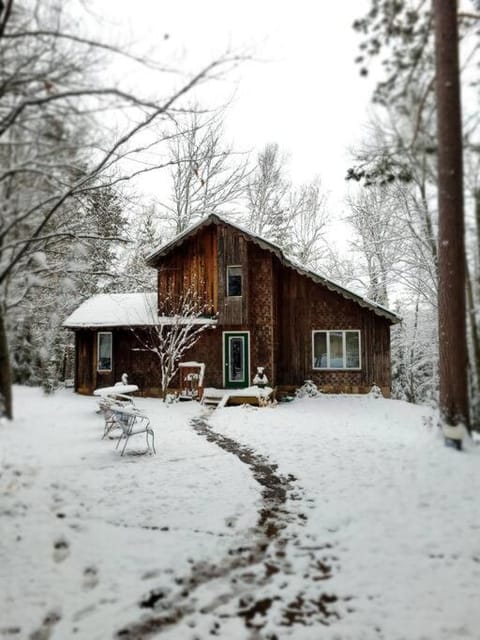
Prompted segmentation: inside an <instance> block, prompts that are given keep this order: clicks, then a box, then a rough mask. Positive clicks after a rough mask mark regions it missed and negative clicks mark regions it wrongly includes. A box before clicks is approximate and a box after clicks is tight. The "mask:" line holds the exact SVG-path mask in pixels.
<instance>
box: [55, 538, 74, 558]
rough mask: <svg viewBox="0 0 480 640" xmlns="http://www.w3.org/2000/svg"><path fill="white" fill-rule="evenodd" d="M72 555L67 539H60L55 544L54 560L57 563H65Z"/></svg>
mask: <svg viewBox="0 0 480 640" xmlns="http://www.w3.org/2000/svg"><path fill="white" fill-rule="evenodd" d="M69 554H70V544H69V543H68V540H66V539H65V538H58V539H57V540H55V542H54V543H53V559H54V560H55V562H63V561H64V560H65V558H67V557H68V556H69Z"/></svg>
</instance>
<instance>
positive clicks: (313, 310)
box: [275, 262, 390, 394]
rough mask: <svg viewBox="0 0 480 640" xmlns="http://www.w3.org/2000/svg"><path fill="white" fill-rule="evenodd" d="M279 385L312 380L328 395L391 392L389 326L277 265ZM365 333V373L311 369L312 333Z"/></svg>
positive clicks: (363, 347) (353, 303)
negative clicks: (374, 389) (374, 388)
mask: <svg viewBox="0 0 480 640" xmlns="http://www.w3.org/2000/svg"><path fill="white" fill-rule="evenodd" d="M277 282H278V298H277V304H276V318H277V322H278V340H276V341H275V344H276V346H277V349H278V352H277V358H276V359H277V363H278V366H277V378H276V379H277V383H278V384H280V385H292V384H293V385H300V384H302V383H303V382H304V381H305V380H307V379H311V380H314V382H315V383H316V384H317V385H319V386H320V387H322V388H324V389H325V390H326V391H334V392H340V391H345V392H349V391H350V392H357V391H358V392H362V391H366V390H367V389H368V388H370V387H371V385H372V384H373V383H376V384H377V385H379V386H380V387H382V390H383V391H384V393H385V394H388V393H389V389H390V326H389V325H390V323H389V322H388V320H386V319H383V318H381V317H379V316H377V315H376V314H374V313H373V312H372V311H370V310H369V309H366V308H363V307H361V306H360V305H358V304H357V303H355V302H353V301H352V300H347V299H345V298H343V297H342V296H341V295H339V294H338V293H336V292H332V291H330V290H329V289H327V288H326V287H324V286H323V285H320V284H316V283H314V282H313V281H312V280H310V279H309V278H308V277H306V276H304V275H302V274H299V273H297V272H296V271H295V270H294V269H291V268H288V267H285V266H283V265H282V264H280V262H278V264H277ZM347 329H354V330H359V331H360V332H361V334H360V335H361V357H362V362H361V365H362V366H361V370H360V371H353V370H352V371H345V370H329V371H319V370H315V369H313V366H312V331H314V330H347Z"/></svg>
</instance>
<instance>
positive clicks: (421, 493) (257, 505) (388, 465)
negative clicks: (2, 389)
mask: <svg viewBox="0 0 480 640" xmlns="http://www.w3.org/2000/svg"><path fill="white" fill-rule="evenodd" d="M138 405H139V406H140V407H141V408H142V409H144V410H145V411H147V412H148V414H149V415H150V417H151V418H152V424H153V425H154V427H155V437H156V447H157V455H156V456H148V455H135V454H137V453H140V451H141V449H142V447H143V446H144V440H143V436H140V435H139V436H136V438H137V440H136V441H135V442H133V444H132V445H129V448H128V449H127V453H128V452H129V451H130V454H129V455H127V454H126V455H125V456H124V457H123V458H122V457H120V454H119V452H118V450H116V449H115V441H112V440H102V439H101V436H102V434H103V425H102V418H101V417H100V416H99V415H97V414H96V413H95V408H96V400H95V399H94V398H85V397H80V396H76V395H75V394H73V393H72V392H70V391H61V392H58V393H56V394H55V395H53V396H50V397H45V396H43V395H42V393H41V392H40V391H39V390H37V389H27V388H16V389H15V408H16V419H15V421H14V422H13V423H11V424H9V423H3V424H2V425H0V474H1V475H0V583H1V594H2V595H1V599H0V638H4V637H5V638H31V639H32V640H46V639H48V638H52V639H58V640H68V639H69V638H79V639H81V640H96V639H98V640H105V639H106V638H111V637H114V636H115V634H116V633H118V632H119V631H123V632H124V633H123V634H122V633H121V634H120V635H119V636H118V637H126V638H134V637H135V638H150V637H157V636H161V637H164V638H169V639H172V640H173V639H180V640H183V639H184V638H185V639H186V640H190V639H191V640H193V639H197V640H203V639H204V638H207V637H212V635H213V636H217V637H222V638H225V639H227V638H228V639H229V640H230V639H232V640H250V639H253V638H259V639H260V638H261V639H265V640H266V639H269V640H274V639H275V638H278V639H281V638H286V637H292V638H295V640H297V639H300V640H313V639H314V638H317V637H321V638H322V639H327V640H328V639H330V640H334V639H336V640H347V639H350V640H362V639H364V640H370V639H375V638H385V639H388V640H397V639H398V640H400V639H405V640H426V639H431V640H443V639H445V640H446V639H447V638H448V639H449V640H451V639H454V638H478V637H479V632H478V629H479V628H480V606H479V605H478V603H477V600H478V598H479V595H478V585H479V584H480V503H479V500H478V495H479V487H480V447H474V446H472V445H470V446H467V448H466V450H465V451H464V452H462V453H459V452H456V451H454V450H451V449H446V448H445V447H444V446H443V445H442V442H441V438H440V437H439V435H438V433H437V430H436V428H435V427H434V425H433V422H434V420H433V414H432V413H431V411H430V410H429V409H426V408H421V407H415V406H411V405H407V404H405V403H402V402H396V401H388V400H383V399H374V398H370V397H358V396H357V397H348V396H343V397H333V396H323V397H320V398H304V399H302V400H296V401H294V402H291V403H288V404H282V405H278V406H277V407H274V408H252V407H249V408H245V407H231V408H230V407H226V408H223V409H221V410H216V411H214V412H211V413H208V415H207V417H206V420H207V421H208V425H209V426H210V428H211V429H212V430H213V431H214V432H215V433H218V434H221V435H223V436H228V438H229V439H230V441H232V440H233V441H236V442H238V443H240V444H242V445H248V447H249V448H250V449H251V451H252V455H255V454H261V456H263V457H264V458H267V459H268V460H269V461H270V462H272V463H276V464H278V469H277V471H276V473H277V474H278V476H279V477H282V478H284V479H285V478H289V482H290V485H289V486H290V488H289V490H288V491H287V496H286V501H285V504H284V505H283V506H282V508H281V509H280V508H279V514H278V517H279V518H280V519H281V518H283V519H284V522H283V525H282V526H284V527H285V528H284V529H279V530H278V531H276V530H275V531H274V533H273V534H272V536H271V538H268V539H267V538H265V540H264V541H263V542H264V543H262V539H261V536H260V533H259V526H258V521H259V514H260V513H261V512H262V509H264V508H265V496H264V494H262V492H263V493H264V489H263V488H262V487H261V486H260V485H259V484H258V483H257V481H256V480H255V479H254V478H253V475H252V470H251V468H250V467H249V466H246V464H245V460H246V456H245V455H243V462H242V461H241V460H240V459H239V458H238V457H236V456H235V455H233V454H232V453H228V452H226V451H225V450H224V449H222V448H220V447H219V446H217V444H215V443H214V442H210V441H208V440H207V439H206V437H204V435H202V434H201V433H197V432H195V430H194V427H193V424H192V423H191V420H192V418H198V417H199V416H201V415H202V414H203V413H204V411H203V409H202V407H201V406H200V405H198V404H197V403H188V402H186V403H176V404H173V405H171V406H166V405H164V404H163V403H161V402H160V401H158V400H153V399H142V398H140V399H138ZM243 451H245V447H244V449H243ZM247 457H248V456H247ZM292 476H294V478H293V477H292ZM259 541H260V543H259ZM254 545H256V546H255V552H254V553H253V552H250V551H249V549H250V550H251V549H252V548H253V546H254ZM242 553H243V554H244V561H242V562H238V560H237V558H238V557H240V556H242ZM248 554H250V555H248ZM159 620H160V622H161V623H162V624H159ZM142 624H143V626H142ZM135 625H137V626H135ZM149 625H150V626H149ZM162 625H163V626H162ZM135 629H137V630H136V631H135ZM139 629H140V630H139ZM135 634H136V635H135Z"/></svg>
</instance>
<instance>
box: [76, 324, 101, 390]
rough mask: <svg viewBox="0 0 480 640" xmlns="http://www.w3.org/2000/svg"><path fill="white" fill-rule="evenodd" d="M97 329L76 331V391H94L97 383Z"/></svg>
mask: <svg viewBox="0 0 480 640" xmlns="http://www.w3.org/2000/svg"><path fill="white" fill-rule="evenodd" d="M96 337H97V333H96V331H91V330H89V329H87V330H79V331H76V332H75V391H78V393H86V394H90V393H92V391H93V389H94V388H95V384H96V376H95V373H96V369H97V367H96V366H95V360H96V352H97V344H96Z"/></svg>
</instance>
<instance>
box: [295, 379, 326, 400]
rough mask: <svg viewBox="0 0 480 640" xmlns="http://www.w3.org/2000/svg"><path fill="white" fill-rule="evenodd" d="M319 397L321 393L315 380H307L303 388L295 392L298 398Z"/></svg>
mask: <svg viewBox="0 0 480 640" xmlns="http://www.w3.org/2000/svg"><path fill="white" fill-rule="evenodd" d="M319 395H320V391H319V390H318V387H317V385H316V384H315V383H314V382H313V380H305V382H304V383H303V384H302V386H301V387H299V388H298V389H297V390H296V391H295V397H296V398H317V397H318V396H319Z"/></svg>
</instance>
